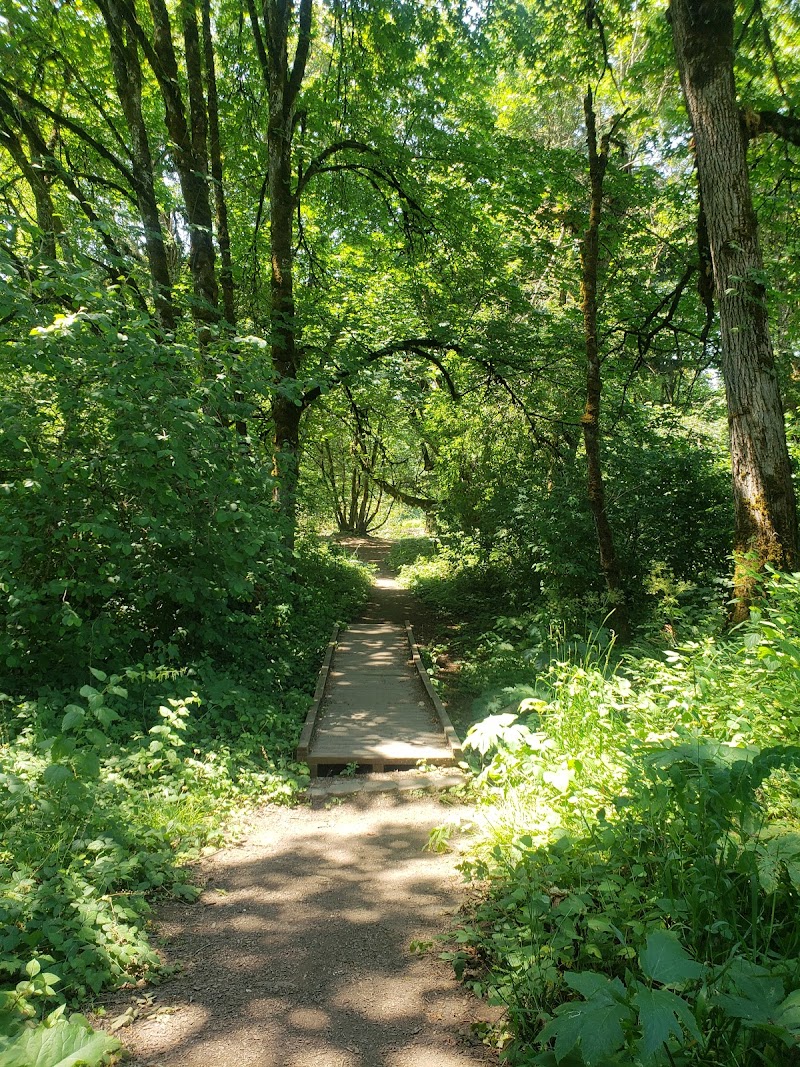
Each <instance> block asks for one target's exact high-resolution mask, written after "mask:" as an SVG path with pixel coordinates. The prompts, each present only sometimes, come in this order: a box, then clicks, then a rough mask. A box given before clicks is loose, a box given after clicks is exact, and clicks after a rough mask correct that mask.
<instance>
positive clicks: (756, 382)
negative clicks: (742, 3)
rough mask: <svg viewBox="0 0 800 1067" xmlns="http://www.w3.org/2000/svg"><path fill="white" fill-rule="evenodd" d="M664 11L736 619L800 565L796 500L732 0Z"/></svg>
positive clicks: (675, 3)
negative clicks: (761, 580)
mask: <svg viewBox="0 0 800 1067" xmlns="http://www.w3.org/2000/svg"><path fill="white" fill-rule="evenodd" d="M669 10H670V16H671V21H672V31H673V38H674V41H675V53H676V56H677V61H678V70H679V73H680V77H681V84H682V86H683V91H684V95H685V98H686V105H687V108H688V111H689V117H690V119H691V122H692V127H693V129H694V138H695V151H696V156H697V175H698V181H699V185H700V196H701V200H702V203H703V208H704V211H705V216H706V223H707V228H708V240H709V246H710V249H711V261H712V265H713V272H714V287H715V291H716V298H717V301H718V304H719V314H720V329H721V334H722V373H723V376H724V379H725V392H726V398H727V404H728V426H729V432H730V444H731V461H732V468H733V497H734V508H735V540H734V553H735V555H736V569H735V573H734V593H735V596H736V597H737V601H738V606H737V608H736V609H735V611H734V613H733V621H739V620H741V619H743V618H746V617H747V615H748V612H749V605H750V603H751V601H752V598H753V593H754V590H753V571H754V570H756V571H757V570H760V569H761V568H763V566H764V565H765V564H767V563H769V564H772V565H773V566H774V567H777V568H778V569H780V570H796V569H797V567H798V562H800V560H799V558H798V529H797V506H796V502H795V495H794V489H793V486H792V480H791V468H790V464H789V454H788V449H787V447H786V433H785V424H784V416H783V407H782V404H781V396H780V389H779V386H778V380H777V376H776V374H775V365H774V358H773V350H772V340H771V338H770V332H769V324H768V320H767V309H766V302H765V288H764V284H763V280H762V270H763V262H762V258H761V248H760V245H759V238H758V223H757V220H756V216H755V212H754V209H753V201H752V196H751V192H750V181H749V174H748V169H747V148H746V141H745V134H744V131H743V129H742V124H741V118H740V114H739V109H738V107H737V103H736V85H735V81H734V72H733V58H734V47H735V46H734V35H733V16H734V0H672V2H671V4H670V9H669ZM747 555H749V556H751V557H754V560H753V559H752V558H751V559H749V560H748V559H746V558H745V557H746V556H747Z"/></svg>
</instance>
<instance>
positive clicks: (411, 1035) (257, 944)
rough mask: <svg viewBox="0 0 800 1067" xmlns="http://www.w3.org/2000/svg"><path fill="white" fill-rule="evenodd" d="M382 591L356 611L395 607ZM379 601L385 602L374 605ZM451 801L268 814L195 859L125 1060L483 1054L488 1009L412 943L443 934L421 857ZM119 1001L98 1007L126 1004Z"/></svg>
mask: <svg viewBox="0 0 800 1067" xmlns="http://www.w3.org/2000/svg"><path fill="white" fill-rule="evenodd" d="M392 592H393V595H392V596H391V597H388V598H384V597H383V595H382V593H381V591H380V589H378V590H377V595H376V599H375V601H374V603H373V604H372V605H371V606H370V609H369V612H368V615H367V617H372V618H377V617H380V618H387V615H391V616H392V618H393V617H394V616H395V615H396V614H400V615H403V616H404V615H405V613H406V611H407V607H408V605H407V603H402V602H401V601H405V599H406V595H405V594H402V593H401V594H398V593H397V592H396V591H392ZM384 599H386V600H388V601H389V603H382V602H381V601H382V600H384ZM459 814H467V815H468V812H467V813H465V812H462V811H460V810H459V809H454V808H452V807H445V806H443V805H442V804H440V803H439V802H438V801H437V800H436V799H434V798H431V797H426V798H421V799H420V798H406V797H401V796H397V795H394V796H379V795H378V796H376V795H372V794H369V795H367V794H365V795H362V796H355V797H353V798H351V799H349V800H348V801H347V802H346V803H344V804H334V805H332V806H330V807H327V808H324V809H320V810H312V809H311V808H308V807H301V808H296V809H293V810H285V809H275V808H271V809H267V810H265V811H264V812H262V813H260V814H259V815H258V816H257V817H256V818H255V819H254V821H253V824H252V826H251V828H250V831H249V833H248V834H247V837H246V839H245V840H244V842H243V843H242V844H240V845H239V846H237V847H233V848H229V849H226V850H224V851H222V852H220V853H219V854H217V855H216V856H214V857H213V858H211V859H209V860H206V861H205V862H204V863H203V865H202V867H201V869H200V871H199V876H200V878H201V880H202V881H203V882H204V884H205V888H204V891H203V894H202V896H201V898H200V901H199V902H198V903H197V904H195V905H186V904H171V905H169V906H167V907H164V908H162V909H161V910H160V913H159V915H158V920H157V924H156V926H157V931H158V933H159V935H160V936H161V938H162V940H163V946H164V952H165V954H166V956H167V958H168V960H170V961H172V962H176V963H179V964H180V965H181V967H182V969H181V971H180V973H179V975H178V976H177V977H175V978H174V979H172V980H170V981H169V982H166V983H164V984H162V985H160V986H158V987H156V988H155V989H154V990H153V993H154V994H155V996H154V1000H153V1003H152V1005H151V1006H150V1007H148V1008H146V1010H147V1011H148V1012H149V1014H148V1016H147V1017H146V1018H145V1017H142V1018H139V1019H137V1020H136V1021H135V1022H134V1023H133V1024H132V1025H131V1026H130V1027H127V1028H126V1029H123V1030H121V1031H119V1033H118V1035H117V1036H119V1037H120V1038H121V1040H123V1042H124V1043H125V1045H126V1046H127V1048H128V1049H129V1050H130V1053H131V1055H132V1057H133V1059H132V1062H133V1064H135V1065H136V1067H150V1065H153V1067H155V1065H159V1067H223V1065H225V1067H474V1065H477V1064H489V1063H494V1062H495V1057H494V1055H493V1054H492V1053H491V1052H490V1051H489V1050H487V1049H486V1048H484V1047H483V1046H482V1045H481V1044H480V1043H479V1042H478V1041H477V1039H476V1038H475V1037H474V1036H473V1032H472V1029H471V1024H472V1023H474V1022H477V1021H480V1020H482V1019H487V1018H489V1017H490V1016H492V1015H493V1014H494V1015H495V1016H496V1012H493V1010H492V1009H489V1008H487V1007H486V1006H485V1005H482V1004H481V1003H480V1002H478V1001H477V1000H475V999H474V998H473V997H471V996H469V995H468V994H467V993H465V992H464V990H462V989H461V988H460V986H459V985H458V984H457V982H456V981H455V979H454V977H453V975H452V971H451V969H450V968H449V966H447V965H446V964H443V963H441V962H439V961H438V960H437V959H436V958H435V956H432V955H417V954H414V953H413V952H411V951H410V949H409V946H410V944H411V943H412V942H413V941H425V940H430V939H432V938H434V937H435V936H436V935H437V934H438V933H440V932H441V931H442V930H443V929H445V928H446V926H447V923H448V921H449V917H450V916H451V915H452V914H453V912H454V911H455V910H456V909H457V907H458V904H459V901H460V895H461V880H460V876H458V875H457V873H456V872H455V864H456V862H457V856H456V855H454V854H453V853H447V854H437V853H433V852H427V851H423V850H424V846H425V844H426V841H427V837H428V833H429V831H430V830H431V829H432V828H433V827H434V826H437V825H439V824H441V823H443V822H447V821H451V820H452V819H453V818H454V817H457V816H458V815H459ZM129 1002H130V994H128V1000H127V1001H123V1000H118V1001H117V1002H116V1004H115V1005H113V1006H111V1007H110V1011H113V1012H120V1011H123V1010H124V1009H125V1007H126V1006H127V1003H129Z"/></svg>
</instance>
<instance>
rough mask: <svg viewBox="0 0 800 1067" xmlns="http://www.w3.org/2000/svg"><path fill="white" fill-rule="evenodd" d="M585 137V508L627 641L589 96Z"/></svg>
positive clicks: (604, 159) (603, 154)
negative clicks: (615, 522)
mask: <svg viewBox="0 0 800 1067" xmlns="http://www.w3.org/2000/svg"><path fill="white" fill-rule="evenodd" d="M584 113H585V115H586V136H587V142H588V146H589V184H590V189H591V202H590V207H589V225H588V226H587V228H586V233H585V235H584V238H583V244H582V246H581V272H582V273H581V306H582V309H583V325H584V333H585V339H586V407H585V409H584V413H583V418H582V419H581V422H582V424H583V442H584V447H585V449H586V466H587V471H588V490H589V506H590V508H591V510H592V516H593V518H594V524H595V529H596V531H597V546H598V549H599V552H600V567H601V568H602V571H603V577H604V578H605V582H606V588H607V589H608V598H609V603H610V604H611V605H612V609H613V615H612V617H611V626H612V628H613V629H614V630H615V631H616V632H617V635H618V636H619V638H620V640H622V641H626V640H628V638H629V637H630V623H629V621H628V609H627V604H626V602H625V592H624V589H623V587H622V578H621V575H620V569H619V563H618V560H617V555H616V552H615V550H614V537H613V534H612V532H611V524H610V522H609V521H608V512H607V510H606V497H605V484H604V481H603V468H602V464H601V459H600V401H601V394H602V379H601V376H600V353H599V350H598V344H597V273H598V263H599V258H600V219H601V215H602V210H603V179H604V178H605V172H606V167H607V165H608V140H609V139H608V137H604V138H603V139H602V141H601V144H600V149H599V150H598V146H597V123H596V118H595V113H594V102H593V100H592V93H591V91H589V92H588V93H587V95H586V99H585V100H584Z"/></svg>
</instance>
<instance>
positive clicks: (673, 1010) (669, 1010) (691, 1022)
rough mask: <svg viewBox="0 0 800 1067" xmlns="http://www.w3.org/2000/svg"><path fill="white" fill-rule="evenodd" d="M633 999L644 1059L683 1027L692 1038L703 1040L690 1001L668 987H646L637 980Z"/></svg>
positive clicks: (661, 1047)
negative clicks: (637, 986) (636, 1009)
mask: <svg viewBox="0 0 800 1067" xmlns="http://www.w3.org/2000/svg"><path fill="white" fill-rule="evenodd" d="M633 1003H634V1006H635V1007H637V1008H638V1009H639V1026H640V1027H641V1029H642V1039H641V1042H640V1043H639V1047H640V1049H641V1053H642V1058H643V1059H644V1060H647V1059H649V1058H651V1057H652V1056H654V1055H655V1054H656V1053H657V1052H661V1051H663V1047H664V1045H665V1044H667V1042H668V1041H669V1039H670V1038H671V1037H675V1038H677V1039H678V1040H680V1039H681V1038H682V1036H683V1031H684V1030H686V1031H687V1032H688V1033H689V1034H690V1035H691V1037H693V1038H694V1040H695V1041H698V1042H700V1041H702V1036H701V1034H700V1030H699V1028H698V1025H697V1020H696V1019H695V1017H694V1015H693V1014H692V1011H691V1009H690V1007H689V1005H688V1004H687V1003H686V1001H685V1000H682V999H681V998H680V997H679V996H678V995H677V993H673V992H672V991H671V990H669V989H648V988H647V986H644V985H641V984H640V985H639V990H638V992H637V993H636V996H635V997H634V999H633Z"/></svg>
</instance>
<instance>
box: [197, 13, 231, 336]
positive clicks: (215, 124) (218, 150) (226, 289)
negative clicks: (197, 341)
mask: <svg viewBox="0 0 800 1067" xmlns="http://www.w3.org/2000/svg"><path fill="white" fill-rule="evenodd" d="M202 19H203V58H204V62H205V71H206V98H207V100H208V151H209V159H210V163H211V177H212V179H213V182H214V204H215V207H216V215H217V244H218V245H219V258H220V260H221V264H222V265H221V269H220V274H219V281H220V288H221V289H222V307H223V311H224V313H225V321H226V322H227V323H228V325H229V326H232V327H234V328H235V327H236V308H235V305H234V300H233V262H232V260H231V236H230V228H229V226H228V203H227V200H226V199H225V180H224V174H223V170H222V145H221V142H220V132H219V101H218V95H217V72H216V65H215V61H214V40H213V37H212V33H211V0H203V11H202Z"/></svg>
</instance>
